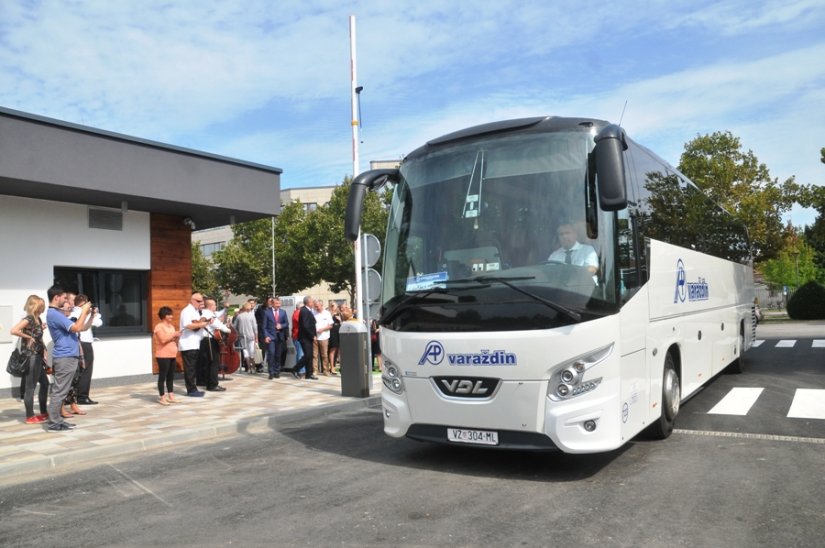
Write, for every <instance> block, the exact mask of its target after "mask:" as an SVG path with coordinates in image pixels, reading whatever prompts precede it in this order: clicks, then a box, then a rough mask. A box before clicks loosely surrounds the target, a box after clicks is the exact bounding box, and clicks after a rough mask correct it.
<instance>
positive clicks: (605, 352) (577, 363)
mask: <svg viewBox="0 0 825 548" xmlns="http://www.w3.org/2000/svg"><path fill="white" fill-rule="evenodd" d="M612 353H613V343H611V344H609V345H607V346H604V347H602V348H599V349H598V350H594V351H592V352H589V353H587V354H584V355H582V356H579V357H577V358H574V359H572V360H570V361H567V362H564V363H561V364H559V365H557V366H556V367H554V368H553V369H552V370H551V371H550V383H549V385H548V386H547V397H548V398H550V399H551V400H553V401H564V400H569V399H570V398H575V397H576V396H581V395H582V394H586V393H587V392H590V391H592V390H595V389H596V388H597V387H598V386H599V384H600V383H601V382H602V378H601V377H598V378H589V379H585V375H586V373H587V371H588V370H589V369H591V368H593V367H595V366H597V365H599V364H600V363H601V362H603V361H604V360H606V359H607V358H608V357H609V356H610V354H612Z"/></svg>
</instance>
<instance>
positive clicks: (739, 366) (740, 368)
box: [728, 327, 745, 374]
mask: <svg viewBox="0 0 825 548" xmlns="http://www.w3.org/2000/svg"><path fill="white" fill-rule="evenodd" d="M744 329H745V328H744V327H742V328H741V329H740V330H739V355H738V356H737V357H736V359H735V360H733V361H732V362H730V366H729V367H728V371H730V372H731V373H737V374H739V373H744V372H745V331H744Z"/></svg>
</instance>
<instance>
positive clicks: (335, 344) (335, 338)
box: [327, 301, 341, 375]
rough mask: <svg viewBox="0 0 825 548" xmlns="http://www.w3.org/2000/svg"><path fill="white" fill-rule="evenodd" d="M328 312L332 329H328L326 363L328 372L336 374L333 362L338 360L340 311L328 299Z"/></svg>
mask: <svg viewBox="0 0 825 548" xmlns="http://www.w3.org/2000/svg"><path fill="white" fill-rule="evenodd" d="M329 313H330V315H331V316H332V329H330V330H329V348H328V350H327V352H328V357H327V363H328V364H329V370H330V373H332V374H333V375H337V374H338V373H336V372H335V364H336V362H337V361H338V349H339V348H340V347H341V336H340V334H339V332H340V330H341V313H340V312H339V311H338V305H337V304H335V303H334V302H332V301H330V303H329Z"/></svg>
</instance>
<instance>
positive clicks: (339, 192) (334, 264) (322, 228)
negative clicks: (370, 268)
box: [310, 179, 391, 301]
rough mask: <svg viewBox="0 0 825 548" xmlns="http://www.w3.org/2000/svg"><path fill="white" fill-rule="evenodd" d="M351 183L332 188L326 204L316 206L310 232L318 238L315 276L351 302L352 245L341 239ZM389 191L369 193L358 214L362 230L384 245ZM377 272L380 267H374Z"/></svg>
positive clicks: (343, 238) (353, 291)
mask: <svg viewBox="0 0 825 548" xmlns="http://www.w3.org/2000/svg"><path fill="white" fill-rule="evenodd" d="M349 190H350V181H349V180H348V179H345V180H344V183H343V184H341V185H338V186H337V187H335V190H333V192H332V197H331V198H330V200H329V202H327V203H326V204H324V205H323V206H321V207H319V208H318V209H317V210H316V211H315V212H314V213H313V215H312V216H311V218H310V225H311V231H310V232H311V233H312V235H314V236H316V237H317V238H318V239H317V241H316V243H315V245H316V247H315V249H317V250H318V251H319V254H318V255H319V258H320V262H319V263H318V268H319V272H318V276H319V278H320V279H323V280H325V281H327V282H328V283H329V288H330V291H332V292H334V293H338V292H339V291H346V292H347V293H349V296H350V301H352V300H353V298H354V296H355V256H354V254H353V246H352V244H350V242H348V241H347V239H346V238H345V237H344V216H345V213H346V209H347V201H348V199H349ZM390 196H391V194H390V193H389V192H384V193H375V192H370V193H368V194H367V197H366V199H365V200H364V209H363V213H362V215H361V230H362V232H364V233H368V234H373V235H374V236H376V237H377V238H378V240H379V241H380V242H381V245H382V246H383V245H384V231H385V230H386V227H387V206H386V204H387V201H388V200H389V198H390ZM375 268H376V270H379V271H380V264H379V265H376V266H375Z"/></svg>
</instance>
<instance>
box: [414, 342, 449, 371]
mask: <svg viewBox="0 0 825 548" xmlns="http://www.w3.org/2000/svg"><path fill="white" fill-rule="evenodd" d="M442 361H444V347H443V346H442V345H441V343H440V342H438V341H430V342H428V343H427V347H426V348H425V349H424V353H423V354H422V355H421V359H420V360H418V365H424V362H427V363H429V364H430V365H438V364H440V363H441V362H442Z"/></svg>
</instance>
